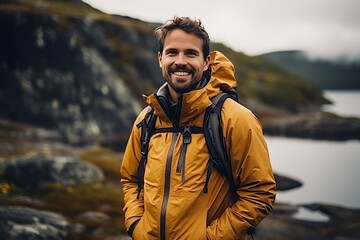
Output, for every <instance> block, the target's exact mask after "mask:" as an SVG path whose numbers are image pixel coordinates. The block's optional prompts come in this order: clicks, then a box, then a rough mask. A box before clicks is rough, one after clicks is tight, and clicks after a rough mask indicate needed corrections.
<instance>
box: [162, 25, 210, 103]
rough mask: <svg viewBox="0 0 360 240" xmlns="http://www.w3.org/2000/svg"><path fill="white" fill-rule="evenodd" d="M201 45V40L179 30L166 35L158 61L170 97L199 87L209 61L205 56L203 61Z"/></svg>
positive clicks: (208, 57)
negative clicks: (167, 85)
mask: <svg viewBox="0 0 360 240" xmlns="http://www.w3.org/2000/svg"><path fill="white" fill-rule="evenodd" d="M202 44H203V41H202V39H200V38H198V37H197V36H196V35H194V34H189V33H186V32H184V31H183V30H180V29H175V30H172V31H171V32H169V33H168V34H167V36H166V38H165V41H164V50H163V52H162V53H160V52H159V53H158V60H159V64H160V68H161V69H162V74H163V76H164V78H165V79H166V81H167V82H168V84H169V86H170V87H169V89H170V94H171V95H172V96H173V94H175V95H177V97H178V96H179V95H181V94H182V93H185V92H189V91H191V90H193V89H196V88H197V87H199V85H200V82H201V78H202V75H203V71H206V70H207V69H208V67H209V59H210V56H207V57H206V59H205V60H204V56H203V52H202Z"/></svg>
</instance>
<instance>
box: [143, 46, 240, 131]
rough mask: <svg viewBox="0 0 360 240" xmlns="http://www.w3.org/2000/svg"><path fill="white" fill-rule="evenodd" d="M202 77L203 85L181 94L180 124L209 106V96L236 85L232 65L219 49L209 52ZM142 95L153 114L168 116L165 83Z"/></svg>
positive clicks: (211, 96)
mask: <svg viewBox="0 0 360 240" xmlns="http://www.w3.org/2000/svg"><path fill="white" fill-rule="evenodd" d="M209 76H210V77H209ZM204 77H205V78H207V80H206V81H205V83H206V84H203V85H205V86H203V87H202V88H200V89H195V90H192V91H190V92H188V93H184V94H183V95H182V96H181V98H180V99H181V100H179V101H181V104H182V107H181V109H182V111H181V118H182V119H181V121H180V124H186V122H188V121H191V118H193V117H196V116H197V115H198V114H200V113H201V112H202V111H204V110H205V109H206V108H207V107H209V106H210V105H211V104H212V103H211V100H210V99H211V98H213V97H215V96H216V95H218V94H219V93H220V92H222V91H224V90H230V89H231V88H235V87H236V85H237V84H236V78H235V69H234V65H233V64H232V63H231V62H230V60H229V59H228V58H227V57H225V55H223V54H222V53H221V52H219V51H214V52H211V53H210V63H209V70H208V71H206V72H204ZM209 78H210V79H209ZM143 97H144V100H145V101H146V103H147V104H149V105H150V106H151V107H152V108H153V109H154V110H155V114H157V115H158V116H161V117H165V118H168V117H167V116H168V114H167V113H166V109H167V104H168V101H167V99H168V91H167V83H165V84H164V85H163V86H162V87H160V89H159V90H158V92H157V93H155V94H151V95H150V96H143ZM164 106H165V107H164Z"/></svg>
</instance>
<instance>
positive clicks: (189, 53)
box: [187, 52, 196, 57]
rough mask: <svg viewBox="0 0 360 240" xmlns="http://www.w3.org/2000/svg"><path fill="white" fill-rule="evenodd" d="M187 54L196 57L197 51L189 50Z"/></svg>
mask: <svg viewBox="0 0 360 240" xmlns="http://www.w3.org/2000/svg"><path fill="white" fill-rule="evenodd" d="M187 55H188V56H189V57H195V56H196V53H195V52H188V53H187Z"/></svg>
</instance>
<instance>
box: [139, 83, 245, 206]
mask: <svg viewBox="0 0 360 240" xmlns="http://www.w3.org/2000/svg"><path fill="white" fill-rule="evenodd" d="M227 98H231V99H233V100H235V101H237V102H238V96H237V93H236V89H231V90H223V91H222V92H221V93H219V94H218V95H216V96H215V97H213V98H212V99H211V101H212V105H211V106H210V107H208V108H207V109H206V112H205V117H204V124H203V127H196V126H189V127H187V126H182V127H171V128H159V129H156V128H155V122H156V119H157V116H156V115H155V114H154V110H153V109H152V108H150V107H149V110H148V112H147V113H146V115H145V117H144V119H143V120H142V121H141V122H140V123H139V124H138V125H137V127H138V128H141V136H140V141H141V159H140V162H139V167H138V169H137V178H138V188H137V191H138V195H137V198H139V196H140V192H141V190H142V189H143V187H144V173H145V166H146V163H147V154H148V147H149V141H150V138H151V136H152V135H153V134H155V133H160V132H178V133H182V134H183V141H184V146H185V147H183V148H182V151H183V150H184V151H186V145H187V144H189V143H190V141H191V134H204V136H205V142H206V145H207V148H208V150H209V155H210V159H209V163H208V168H207V174H206V181H205V185H204V188H203V192H204V193H207V192H208V183H209V180H210V175H211V173H212V170H213V168H214V167H215V169H216V170H218V171H219V172H220V173H221V174H222V175H223V176H225V178H226V179H227V181H228V183H229V186H230V191H231V195H232V197H233V199H234V200H237V198H238V195H237V192H236V187H235V183H234V180H233V175H232V169H231V163H230V159H229V157H228V155H227V152H226V151H225V150H224V149H225V143H224V141H223V137H222V136H223V135H222V127H221V123H220V121H221V109H222V105H223V104H224V102H225V100H226V99H227Z"/></svg>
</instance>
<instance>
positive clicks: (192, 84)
mask: <svg viewBox="0 0 360 240" xmlns="http://www.w3.org/2000/svg"><path fill="white" fill-rule="evenodd" d="M200 82H201V78H200V79H199V80H196V81H191V82H190V83H189V84H187V85H185V86H176V85H175V84H173V82H172V81H168V84H169V85H170V86H171V88H172V89H174V91H175V92H177V93H179V94H183V93H187V92H190V91H192V90H194V89H196V88H197V87H198V85H199V84H200Z"/></svg>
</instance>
